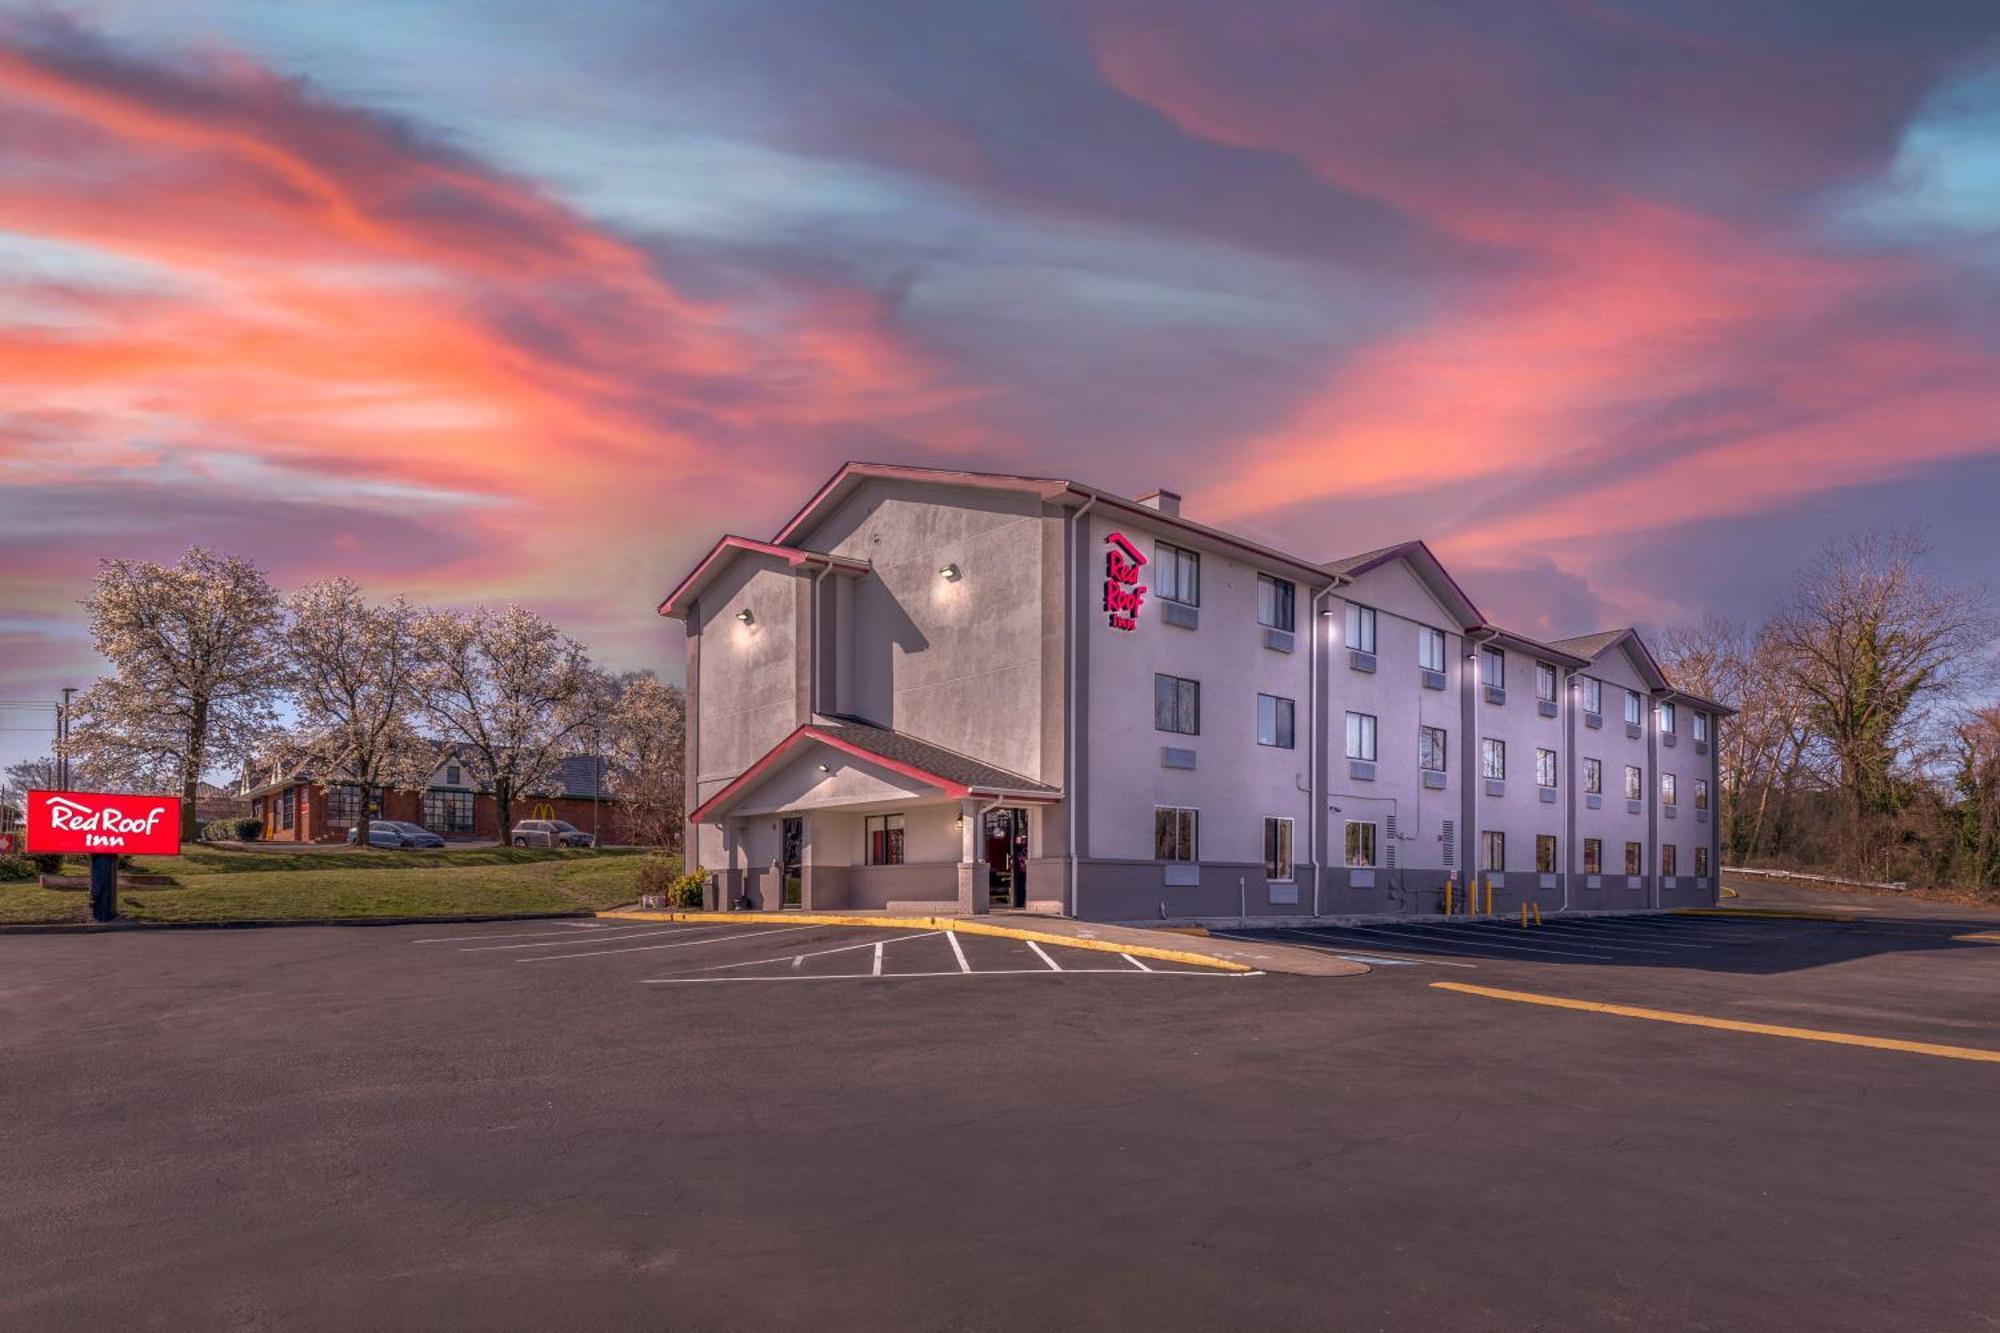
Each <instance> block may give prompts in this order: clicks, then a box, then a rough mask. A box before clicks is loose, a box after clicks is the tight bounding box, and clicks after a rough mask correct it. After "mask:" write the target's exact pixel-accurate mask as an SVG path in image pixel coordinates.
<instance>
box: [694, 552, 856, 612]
mask: <svg viewBox="0 0 2000 1333" xmlns="http://www.w3.org/2000/svg"><path fill="white" fill-rule="evenodd" d="M746 552H747V553H749V554H751V555H761V556H769V557H771V558H773V559H777V560H782V561H784V562H785V563H786V564H787V565H789V566H791V567H792V568H793V569H797V568H799V567H801V566H813V567H816V568H823V569H828V570H832V571H833V572H834V573H837V574H866V573H867V572H868V568H869V566H868V562H867V561H866V560H853V559H850V558H848V557H847V556H844V555H828V554H827V553H826V552H824V551H808V550H806V549H805V548H804V547H800V546H786V545H784V544H782V543H780V542H760V541H757V540H756V539H755V538H751V537H738V536H736V535H735V534H734V533H731V534H728V535H726V536H724V537H723V538H722V540H720V541H718V542H717V543H716V544H715V545H714V546H711V547H710V548H709V550H708V554H707V555H705V556H703V557H702V558H701V563H699V564H697V565H696V566H695V567H694V569H693V570H691V571H690V572H689V573H688V576H687V577H686V578H684V579H682V580H681V581H680V584H679V585H678V586H677V587H676V588H675V589H674V590H673V591H672V592H670V593H668V594H667V599H666V600H665V601H664V602H661V603H660V614H661V615H663V616H673V617H675V618H677V619H678V618H680V617H683V616H685V615H687V612H688V605H689V603H690V602H692V601H693V600H694V598H695V597H696V596H697V595H698V594H699V593H700V592H701V590H702V588H703V587H705V586H706V585H707V584H708V582H709V580H711V579H713V578H714V577H715V576H716V575H717V574H720V573H721V572H722V571H723V570H724V569H725V568H727V567H728V565H729V563H730V561H731V560H732V559H734V558H735V557H736V556H737V555H739V554H742V553H746Z"/></svg>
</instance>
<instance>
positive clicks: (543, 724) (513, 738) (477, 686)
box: [422, 606, 609, 838]
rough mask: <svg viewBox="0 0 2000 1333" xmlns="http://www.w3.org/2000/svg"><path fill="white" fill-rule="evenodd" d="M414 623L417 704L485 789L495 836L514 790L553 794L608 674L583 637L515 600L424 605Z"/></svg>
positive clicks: (509, 823) (595, 711) (506, 821)
mask: <svg viewBox="0 0 2000 1333" xmlns="http://www.w3.org/2000/svg"><path fill="white" fill-rule="evenodd" d="M422 632H423V637H424V639H425V640H426V641H427V642H428V643H429V644H430V645H431V649H432V659H431V663H430V665H429V666H428V668H427V669H426V670H425V673H424V678H423V694H424V711H425V714H426V715H427V716H428V717H429V719H430V721H431V724H432V725H433V726H434V727H436V728H437V729H438V730H439V731H440V732H442V733H443V734H444V736H445V737H446V739H448V740H450V741H452V742H455V743H456V744H457V746H458V751H459V754H460V756H461V758H463V759H464V760H465V761H466V763H467V766H468V767H469V768H470V769H471V770H472V772H473V775H474V776H475V777H476V778H477V779H478V780H479V781H481V782H482V783H484V784H486V785H487V786H490V787H491V788H492V789H493V800H494V803H495V804H496V805H497V806H498V807H499V814H500V834H501V836H502V837H503V838H504V837H505V836H506V835H507V831H508V830H509V829H511V828H512V827H513V826H514V801H515V799H516V798H517V797H520V796H524V795H527V794H529V793H533V792H540V793H546V794H549V795H559V794H560V786H561V774H562V761H563V760H564V759H566V758H568V757H569V756H570V755H571V754H573V753H574V752H575V750H576V748H577V747H578V746H579V745H581V744H583V743H584V741H585V740H586V739H587V738H588V737H589V736H590V735H591V732H592V727H593V724H594V723H595V722H596V721H597V720H598V719H599V717H600V716H601V714H602V711H603V710H604V708H605V707H606V706H607V704H608V701H609V689H608V682H607V681H606V679H605V678H604V676H603V674H602V673H600V672H599V671H597V670H596V669H595V668H593V667H592V666H591V664H590V658H589V656H588V655H587V654H586V653H585V652H584V649H583V645H582V644H580V643H578V642H577V641H576V640H575V639H572V638H570V637H569V636H568V635H567V634H564V633H563V632H562V631H561V630H559V629H557V628H556V627H555V626H554V625H552V624H550V623H549V622H548V621H547V620H545V619H543V618H542V617H541V616H538V615H536V614H535V613H534V612H532V611H527V610H524V609H522V608H521V607H518V606H510V607H508V608H507V609H505V610H504V611H493V610H489V609H487V608H484V607H481V608H479V609H478V610H475V611H471V612H467V613H457V612H442V611H441V612H433V613H431V614H430V615H429V616H427V617H426V618H425V621H424V626H423V631H422Z"/></svg>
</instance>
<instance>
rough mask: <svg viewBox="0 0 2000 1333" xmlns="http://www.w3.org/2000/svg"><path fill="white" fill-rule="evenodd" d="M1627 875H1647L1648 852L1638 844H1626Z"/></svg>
mask: <svg viewBox="0 0 2000 1333" xmlns="http://www.w3.org/2000/svg"><path fill="white" fill-rule="evenodd" d="M1625 873H1626V874H1628V875H1643V874H1645V873H1646V851H1645V848H1643V847H1641V846H1640V845H1639V844H1638V843H1636V842H1628V843H1626V844H1625Z"/></svg>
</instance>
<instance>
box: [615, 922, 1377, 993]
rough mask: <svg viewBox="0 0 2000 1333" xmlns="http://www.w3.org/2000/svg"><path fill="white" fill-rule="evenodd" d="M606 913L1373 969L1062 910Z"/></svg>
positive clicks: (1329, 971)
mask: <svg viewBox="0 0 2000 1333" xmlns="http://www.w3.org/2000/svg"><path fill="white" fill-rule="evenodd" d="M598 916H599V917H603V918H607V919H611V920H618V921H687V922H697V921H698V922H707V923H709V924H725V923H726V924H729V925H742V926H753V925H779V924H784V925H794V926H808V925H819V926H866V927H873V928H875V929H886V930H908V929H918V930H950V931H957V932H959V933H960V934H965V935H992V936H997V937H999V938H1001V939H1014V940H1033V941H1036V942H1037V943H1041V944H1061V945H1066V946H1068V947H1069V948H1072V949H1094V950H1097V951H1100V952H1103V953H1126V954H1131V955H1132V956H1134V957H1135V958H1153V959H1158V960H1161V961H1163V962H1171V963H1187V964H1191V965H1193V966H1196V967H1213V968H1216V969H1218V970H1220V971H1224V972H1279V973H1285V974H1288V975H1291V976H1301V977H1351V976H1358V975H1360V974H1361V973H1363V972H1367V971H1368V970H1369V968H1368V966H1367V964H1365V963H1353V962H1349V961H1348V960H1347V959H1345V958H1338V957H1335V956H1334V955H1332V954H1329V953H1321V952H1318V951H1316V950H1312V949H1294V948H1291V947H1289V946H1286V945H1282V944H1269V943H1264V942H1262V941H1258V942H1255V943H1253V942H1251V941H1248V940H1225V939H1215V938H1212V937H1209V936H1202V935H1183V934H1179V933H1175V932H1169V931H1164V930H1152V929H1148V928H1146V927H1143V926H1114V925H1107V924H1105V923H1103V922H1098V921H1073V920H1071V919H1070V918H1068V917H1060V916H1030V915H1027V914H1025V913H1016V912H1008V913H1005V914H1002V915H996V916H915V915H905V914H891V913H888V912H684V911H664V912H654V911H640V910H637V909H624V908H621V909H617V910H614V911H609V912H599V913H598Z"/></svg>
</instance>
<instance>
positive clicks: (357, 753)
mask: <svg viewBox="0 0 2000 1333" xmlns="http://www.w3.org/2000/svg"><path fill="white" fill-rule="evenodd" d="M285 613H286V624H285V630H284V647H285V658H286V665H287V668H288V676H289V679H290V682H291V686H292V701H293V705H294V707H295V708H296V709H297V710H298V716H299V721H298V726H297V728H296V729H295V730H294V732H293V733H292V735H291V737H290V738H289V739H288V742H287V743H286V745H285V746H284V747H283V748H284V751H285V758H286V760H287V762H288V765H289V766H292V767H296V768H298V769H301V770H303V771H306V772H310V773H312V774H313V775H314V776H316V777H318V778H319V779H320V780H321V781H323V782H338V781H348V782H352V783H354V784H355V785H357V786H359V787H360V788H361V802H360V812H359V813H358V814H357V815H356V816H355V827H354V841H355V846H356V847H357V848H367V847H369V846H371V845H372V844H371V843H370V841H369V837H368V826H369V824H370V823H371V822H372V821H371V820H370V817H369V806H370V804H371V802H370V796H371V795H372V793H374V792H375V791H378V790H382V789H387V788H405V787H422V786H423V785H424V784H425V783H426V782H427V781H428V780H429V777H430V774H431V772H432V771H433V770H434V769H435V768H436V767H437V763H438V759H439V754H438V751H437V748H436V747H435V746H432V745H428V744H426V743H424V742H423V741H422V740H421V739H420V738H419V737H418V734H417V731H416V729H415V727H414V725H413V721H414V719H415V717H416V716H417V705H418V701H419V688H420V687H419V682H420V680H421V678H422V671H423V667H424V665H425V652H424V647H425V645H424V643H423V641H422V639H421V638H420V637H419V632H420V627H421V625H422V623H423V622H424V620H425V613H423V612H420V611H419V610H417V609H416V608H414V607H412V606H410V605H409V603H407V602H405V601H403V600H402V599H401V598H400V597H399V598H397V599H396V600H395V601H393V602H389V603H386V604H381V605H375V604H371V603H369V602H367V601H365V600H364V599H363V598H362V596H361V590H360V589H359V588H357V587H356V586H355V585H354V584H353V583H352V582H350V581H349V580H347V579H344V578H335V579H326V580H323V581H321V582H318V583H310V584H307V585H306V586H305V587H303V588H301V589H299V591H297V592H296V593H294V594H292V596H291V597H289V598H287V599H286V602H285Z"/></svg>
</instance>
